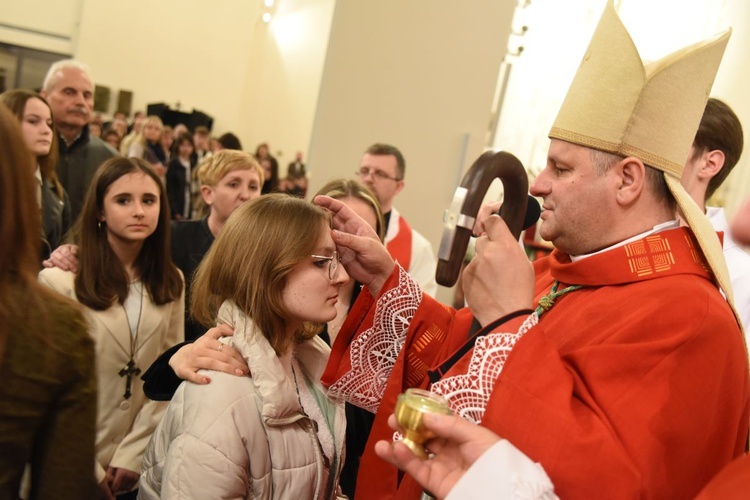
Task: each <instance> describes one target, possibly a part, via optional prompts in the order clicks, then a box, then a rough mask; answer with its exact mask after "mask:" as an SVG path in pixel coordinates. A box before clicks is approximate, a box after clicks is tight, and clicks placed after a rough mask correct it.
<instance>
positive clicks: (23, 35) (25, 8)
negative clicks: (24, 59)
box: [0, 0, 83, 54]
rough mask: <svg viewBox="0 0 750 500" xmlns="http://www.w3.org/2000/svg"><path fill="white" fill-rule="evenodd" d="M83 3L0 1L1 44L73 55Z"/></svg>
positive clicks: (79, 0) (71, 0) (70, 0)
mask: <svg viewBox="0 0 750 500" xmlns="http://www.w3.org/2000/svg"><path fill="white" fill-rule="evenodd" d="M82 2H83V0H23V1H18V0H0V41H2V42H5V43H9V44H13V45H20V46H22V47H29V48H32V49H37V50H44V51H47V52H55V53H58V54H72V53H73V47H74V42H75V38H76V35H77V28H78V20H79V17H80V13H81V4H82Z"/></svg>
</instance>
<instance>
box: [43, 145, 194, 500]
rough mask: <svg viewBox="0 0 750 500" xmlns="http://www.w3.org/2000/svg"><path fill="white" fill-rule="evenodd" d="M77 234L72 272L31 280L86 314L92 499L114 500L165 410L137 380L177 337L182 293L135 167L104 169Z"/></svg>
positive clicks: (152, 192)
mask: <svg viewBox="0 0 750 500" xmlns="http://www.w3.org/2000/svg"><path fill="white" fill-rule="evenodd" d="M75 234H76V240H77V243H78V245H79V259H80V267H79V272H78V273H77V274H73V273H72V272H69V271H62V270H60V269H57V268H50V269H45V270H43V271H42V272H41V273H40V275H39V278H40V280H41V281H42V282H43V283H45V284H47V285H48V286H50V287H51V288H53V289H55V290H56V291H58V292H60V293H62V294H63V295H66V296H68V297H70V298H72V299H74V300H76V301H78V302H79V303H81V304H82V305H83V306H85V307H84V310H85V311H86V313H87V316H88V320H89V333H90V335H91V336H92V337H93V339H94V342H95V345H96V365H97V380H98V382H99V387H98V395H99V398H98V419H97V437H96V453H97V463H96V464H95V471H94V472H95V475H96V481H97V483H98V484H99V489H100V498H114V497H115V495H120V494H127V493H129V492H132V491H133V490H134V489H135V488H137V486H138V479H139V475H140V474H139V471H140V468H141V460H142V457H143V452H144V450H145V448H146V444H147V443H148V440H149V437H150V436H151V434H152V432H153V430H154V429H155V428H156V425H157V424H158V422H159V419H160V418H161V415H162V414H163V411H164V409H165V406H164V405H163V404H162V403H157V402H153V401H148V400H147V398H146V397H145V395H144V393H143V382H142V381H141V379H140V377H139V376H138V375H139V374H140V371H141V370H142V369H144V368H145V367H147V366H149V365H150V364H151V363H152V362H153V361H154V360H155V359H156V357H157V356H158V355H159V354H160V353H161V352H163V351H164V350H165V349H166V348H167V347H169V346H171V345H174V344H175V343H177V342H179V341H180V340H181V336H182V332H183V323H184V317H183V314H184V307H185V306H184V285H183V280H182V276H181V273H180V272H179V270H177V268H176V267H175V266H174V265H173V264H172V261H171V258H170V251H169V208H168V206H167V199H166V194H165V192H164V185H163V184H162V183H161V182H160V180H159V177H158V176H157V175H156V173H155V172H154V171H153V169H152V168H151V167H150V166H149V165H148V164H147V163H146V162H144V161H143V160H140V159H135V158H113V159H111V160H108V161H106V162H105V163H103V164H102V165H101V166H100V167H99V169H98V170H97V173H96V175H95V176H94V179H93V180H92V182H91V185H90V186H89V189H88V192H87V194H86V199H85V200H84V205H83V210H82V212H81V216H80V218H79V220H78V222H77V225H76V228H75ZM131 496H132V493H131ZM125 498H127V497H125Z"/></svg>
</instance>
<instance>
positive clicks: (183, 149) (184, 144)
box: [177, 139, 193, 158]
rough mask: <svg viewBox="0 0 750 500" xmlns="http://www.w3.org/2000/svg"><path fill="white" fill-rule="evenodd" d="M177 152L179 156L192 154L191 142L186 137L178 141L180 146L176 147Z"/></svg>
mask: <svg viewBox="0 0 750 500" xmlns="http://www.w3.org/2000/svg"><path fill="white" fill-rule="evenodd" d="M177 154H178V155H179V157H180V158H190V155H192V154H193V144H192V143H191V142H190V141H188V140H187V139H185V140H183V141H180V146H179V148H178V149H177Z"/></svg>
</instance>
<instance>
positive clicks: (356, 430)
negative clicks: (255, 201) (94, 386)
mask: <svg viewBox="0 0 750 500" xmlns="http://www.w3.org/2000/svg"><path fill="white" fill-rule="evenodd" d="M318 195H326V196H330V197H332V198H335V199H338V200H341V201H343V202H344V203H346V204H347V205H348V206H349V207H350V208H352V209H353V210H354V211H355V212H356V213H357V214H358V215H360V216H361V217H362V218H363V219H364V220H365V221H367V222H369V223H370V225H371V226H372V227H373V228H374V229H375V230H376V231H377V233H378V234H379V235H380V237H381V240H382V238H383V235H384V229H383V228H384V224H383V217H382V213H381V211H380V205H379V204H378V202H377V199H376V198H375V195H374V194H373V193H372V192H371V191H370V190H369V189H368V188H367V187H366V186H364V185H362V184H360V183H359V182H357V181H354V180H346V179H340V180H334V181H331V182H329V183H328V184H326V185H325V186H323V188H321V190H320V191H319V192H318ZM266 196H268V195H266ZM360 287H361V286H360V285H359V284H358V283H356V282H355V281H354V280H347V281H346V282H345V283H343V284H342V285H341V288H340V289H339V294H338V301H337V302H336V312H337V314H336V316H335V317H333V318H331V319H330V320H329V321H327V322H326V324H325V325H324V328H323V330H322V331H321V333H320V335H321V338H323V339H324V340H325V341H326V342H327V343H328V344H329V345H330V344H332V343H333V341H335V338H336V335H337V334H338V331H339V330H340V328H341V325H342V324H343V323H344V320H345V319H346V316H347V314H348V313H349V309H350V307H351V305H352V304H354V301H355V300H356V298H357V295H358V294H359V291H360ZM228 333H231V329H230V328H228V327H227V326H220V327H218V328H213V329H211V330H209V332H208V333H207V334H206V335H204V336H203V337H201V338H199V339H198V340H197V341H196V342H194V343H192V344H187V345H182V346H175V348H174V349H171V350H170V351H168V352H167V353H165V354H164V355H163V356H161V357H160V358H159V360H158V361H157V363H155V364H154V365H153V366H152V367H151V368H150V369H149V373H148V377H147V379H148V380H147V382H146V392H147V394H148V395H149V396H151V397H158V398H160V399H162V400H168V399H169V398H171V397H172V394H173V393H174V391H175V389H176V388H177V386H178V384H179V381H180V378H178V376H179V377H182V378H185V379H186V380H190V381H192V382H196V383H201V384H205V383H207V382H208V381H210V376H209V375H206V374H205V373H203V372H199V373H196V372H197V370H199V369H200V368H210V369H214V370H220V371H224V372H226V373H235V374H238V373H242V372H244V371H246V370H247V365H246V364H245V360H244V359H243V358H242V357H241V356H239V354H238V353H237V352H236V351H235V350H234V349H230V348H227V349H222V350H221V351H217V350H216V342H217V340H216V339H217V338H218V337H219V336H221V335H225V334H228ZM173 369H174V371H173ZM253 369H254V368H253V367H252V365H250V371H252V370H253ZM373 418H374V415H373V414H371V413H369V412H367V411H365V410H362V409H360V408H357V407H355V406H353V405H349V404H347V405H346V420H347V430H346V436H347V438H346V462H345V464H344V469H343V471H342V473H341V488H342V490H343V492H344V493H345V494H347V495H348V496H349V497H350V498H351V497H352V496H353V495H354V490H355V486H356V479H357V472H358V469H359V459H360V457H361V456H362V453H363V452H364V448H365V444H366V443H367V438H368V436H369V433H370V428H371V427H372V422H373Z"/></svg>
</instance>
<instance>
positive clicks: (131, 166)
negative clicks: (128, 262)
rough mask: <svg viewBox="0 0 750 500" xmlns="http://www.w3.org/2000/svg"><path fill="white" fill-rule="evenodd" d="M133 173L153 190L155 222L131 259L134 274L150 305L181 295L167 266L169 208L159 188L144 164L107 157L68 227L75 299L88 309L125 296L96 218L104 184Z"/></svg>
mask: <svg viewBox="0 0 750 500" xmlns="http://www.w3.org/2000/svg"><path fill="white" fill-rule="evenodd" d="M136 172H142V173H144V174H146V175H148V176H149V177H150V178H151V179H153V180H154V182H155V183H156V185H157V186H158V187H159V222H158V224H157V226H156V230H155V231H154V232H153V234H151V235H150V236H149V237H148V238H146V241H144V243H143V248H141V253H140V254H139V255H138V258H137V259H136V261H135V267H136V270H137V271H138V272H139V274H140V279H141V281H142V282H143V284H144V286H145V288H146V289H147V290H148V291H149V294H150V295H151V300H153V302H154V303H155V304H157V305H162V304H166V303H168V302H172V301H174V300H177V299H179V298H180V294H181V293H182V279H180V273H179V271H178V270H177V268H176V267H175V266H174V264H172V257H171V245H170V228H169V205H168V202H167V195H166V191H165V189H164V184H162V182H161V180H160V179H159V176H158V175H157V174H156V172H154V170H153V169H152V168H151V166H150V165H149V164H148V162H146V161H144V160H141V159H139V158H122V157H117V158H111V159H109V160H107V161H106V162H104V163H102V165H101V166H100V167H99V169H98V170H97V171H96V174H95V175H94V178H93V180H92V181H91V184H90V185H89V189H88V191H87V192H86V199H85V200H84V202H83V209H82V210H81V215H80V217H79V218H78V221H77V222H76V227H75V229H74V233H75V239H76V242H77V243H78V245H79V248H80V252H79V255H80V271H79V272H78V275H76V279H75V289H76V295H77V296H78V300H79V302H81V303H82V304H84V305H86V306H88V307H90V308H91V309H95V310H98V311H102V310H105V309H109V308H110V307H111V306H112V305H113V304H114V303H115V302H118V303H120V304H122V303H124V302H125V299H126V298H127V296H128V291H129V290H128V284H129V280H128V275H127V272H126V270H125V266H123V265H122V263H121V262H120V260H119V259H118V258H117V255H115V253H114V251H113V250H112V247H111V246H110V244H109V241H108V240H107V231H106V230H103V228H102V229H100V224H99V215H100V214H101V213H102V212H103V210H104V198H105V196H106V194H107V191H108V190H109V188H110V186H111V185H112V184H113V183H114V182H115V181H117V179H119V178H120V177H122V176H124V175H127V174H132V173H136Z"/></svg>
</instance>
